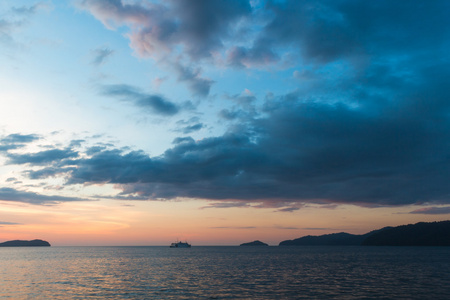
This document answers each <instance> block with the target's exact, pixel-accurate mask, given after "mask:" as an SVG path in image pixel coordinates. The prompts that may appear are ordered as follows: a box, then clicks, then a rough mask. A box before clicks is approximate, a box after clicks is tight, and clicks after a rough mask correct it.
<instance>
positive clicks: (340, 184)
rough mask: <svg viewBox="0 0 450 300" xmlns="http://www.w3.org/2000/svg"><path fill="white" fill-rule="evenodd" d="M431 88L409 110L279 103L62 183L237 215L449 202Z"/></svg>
mask: <svg viewBox="0 0 450 300" xmlns="http://www.w3.org/2000/svg"><path fill="white" fill-rule="evenodd" d="M434 81H435V80H434V78H433V79H430V80H429V81H428V82H424V83H423V84H422V87H416V90H415V91H412V92H410V93H409V92H407V93H406V95H405V97H408V101H407V99H403V101H396V102H395V103H391V102H387V104H386V102H383V101H381V102H379V103H378V104H377V105H374V103H372V101H370V99H369V100H367V101H366V102H364V101H362V102H361V103H360V105H359V107H355V106H353V105H346V104H343V103H336V104H327V103H319V102H314V101H312V102H311V101H303V100H302V99H300V98H296V97H295V96H294V95H292V94H290V95H286V96H282V97H275V98H273V99H271V100H268V102H267V103H266V105H265V106H264V107H265V112H264V113H265V115H266V116H265V117H258V118H255V119H254V120H253V121H252V122H251V124H250V125H249V126H248V128H247V129H251V130H248V131H245V130H242V127H241V128H240V129H239V131H230V132H228V133H226V134H225V135H223V136H218V137H211V138H204V139H202V140H199V141H194V140H193V139H191V138H184V139H177V140H176V141H174V142H175V144H174V147H173V148H171V149H168V150H167V151H166V152H165V153H164V154H163V155H161V156H159V157H153V158H151V157H149V156H148V155H146V154H145V153H143V152H139V151H134V152H129V153H123V152H122V151H119V150H109V151H107V150H105V151H99V152H96V153H94V154H93V155H92V157H89V158H84V159H78V160H77V161H76V168H75V169H73V170H71V172H70V175H69V181H68V183H69V184H73V183H83V184H85V183H113V184H117V185H118V186H121V187H122V188H123V195H127V194H129V195H139V196H140V197H142V196H147V197H148V198H152V199H161V198H174V197H191V198H203V199H216V200H231V199H236V200H240V201H238V202H232V204H233V205H236V203H237V205H239V206H245V205H247V203H248V202H249V201H256V202H258V201H259V202H261V201H263V202H264V201H268V200H270V201H271V203H268V202H266V203H265V204H264V206H265V207H275V208H278V209H283V210H294V209H297V208H298V206H295V205H294V204H295V202H316V203H317V202H318V203H352V204H357V205H367V206H373V205H404V204H412V203H423V202H433V201H435V202H439V203H447V202H448V201H449V199H448V198H447V195H448V194H449V193H450V190H449V189H450V188H449V185H448V184H447V183H448V181H449V180H450V159H449V158H448V153H449V151H450V142H448V141H450V120H449V117H448V116H449V114H448V112H449V108H450V103H449V102H445V101H442V99H441V98H442V97H444V98H445V99H447V95H446V94H445V93H444V91H446V90H447V88H446V87H444V86H441V91H440V92H437V91H436V92H434V94H433V95H431V94H429V88H431V90H434V88H435V87H436V86H440V85H439V84H437V85H436V83H435V82H434ZM419 91H421V93H423V97H427V99H428V101H427V106H426V109H425V107H424V108H421V107H420V105H421V103H422V95H421V94H420V93H419ZM447 92H448V91H447ZM399 103H400V104H399ZM433 103H434V104H433ZM399 105H402V106H401V107H399ZM434 106H435V107H434ZM244 129H245V128H244ZM241 201H242V202H241ZM277 202H278V203H279V204H278V205H276V204H274V203H277ZM218 203H220V205H224V206H228V205H229V203H222V202H218ZM280 203H281V204H280ZM220 205H219V206H220Z"/></svg>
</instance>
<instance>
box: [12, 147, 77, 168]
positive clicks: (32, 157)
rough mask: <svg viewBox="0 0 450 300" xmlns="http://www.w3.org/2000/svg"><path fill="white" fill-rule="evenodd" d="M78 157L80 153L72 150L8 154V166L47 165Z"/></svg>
mask: <svg viewBox="0 0 450 300" xmlns="http://www.w3.org/2000/svg"><path fill="white" fill-rule="evenodd" d="M77 156H78V152H76V151H73V150H72V149H70V148H67V149H51V150H46V151H41V152H36V153H25V154H15V153H14V154H13V153H8V154H7V155H6V157H7V158H8V161H7V163H8V164H18V165H20V164H32V165H45V164H49V163H52V162H60V161H62V160H65V159H73V158H76V157H77Z"/></svg>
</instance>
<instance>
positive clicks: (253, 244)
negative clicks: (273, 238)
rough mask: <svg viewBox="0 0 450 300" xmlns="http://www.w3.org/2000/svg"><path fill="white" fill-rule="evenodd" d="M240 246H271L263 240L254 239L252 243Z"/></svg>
mask: <svg viewBox="0 0 450 300" xmlns="http://www.w3.org/2000/svg"><path fill="white" fill-rule="evenodd" d="M239 246H269V245H268V244H266V243H263V242H261V241H253V242H250V243H243V244H240V245H239Z"/></svg>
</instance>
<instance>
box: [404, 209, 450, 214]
mask: <svg viewBox="0 0 450 300" xmlns="http://www.w3.org/2000/svg"><path fill="white" fill-rule="evenodd" d="M410 214H423V215H448V214H450V207H424V208H419V209H416V210H413V211H411V212H410Z"/></svg>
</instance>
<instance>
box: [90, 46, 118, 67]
mask: <svg viewBox="0 0 450 300" xmlns="http://www.w3.org/2000/svg"><path fill="white" fill-rule="evenodd" d="M113 54H114V51H113V50H111V49H108V48H100V49H95V50H94V51H93V59H92V61H91V63H92V64H93V65H95V66H100V65H102V64H104V63H105V62H106V60H107V59H108V58H109V57H110V56H111V55H113Z"/></svg>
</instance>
